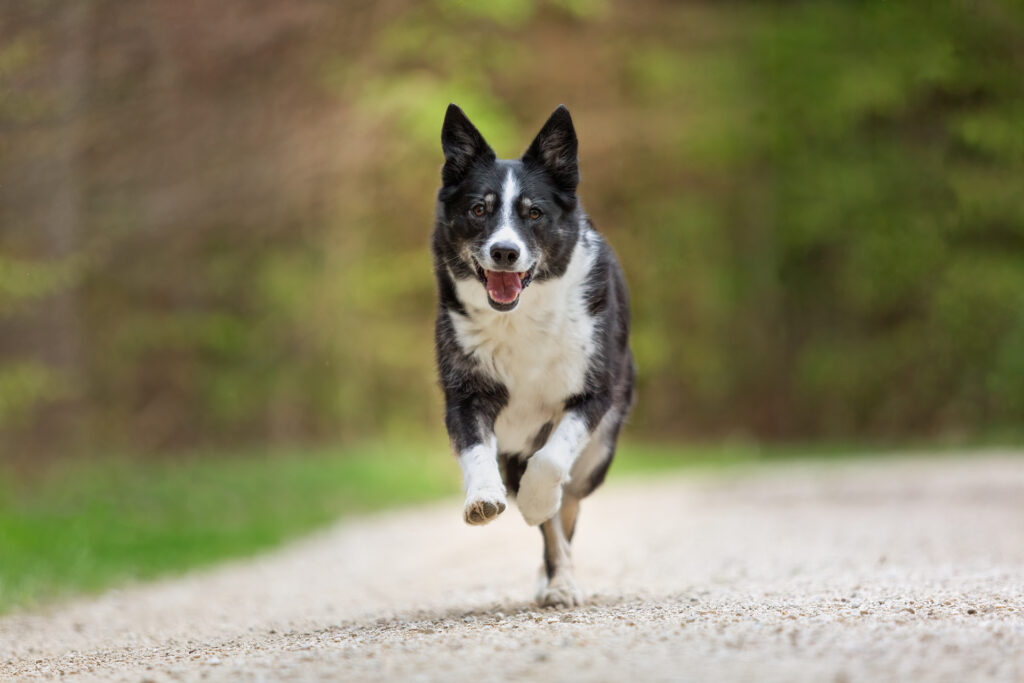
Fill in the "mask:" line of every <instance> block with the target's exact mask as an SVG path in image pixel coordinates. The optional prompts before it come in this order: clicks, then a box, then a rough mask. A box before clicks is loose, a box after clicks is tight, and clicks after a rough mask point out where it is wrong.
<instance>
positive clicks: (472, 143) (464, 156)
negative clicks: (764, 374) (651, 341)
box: [431, 104, 636, 606]
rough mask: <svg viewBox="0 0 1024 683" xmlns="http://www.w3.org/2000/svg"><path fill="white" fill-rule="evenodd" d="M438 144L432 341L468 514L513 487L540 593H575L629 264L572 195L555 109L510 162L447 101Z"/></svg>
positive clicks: (569, 133) (553, 598) (626, 357)
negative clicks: (535, 540)
mask: <svg viewBox="0 0 1024 683" xmlns="http://www.w3.org/2000/svg"><path fill="white" fill-rule="evenodd" d="M441 148H442V150H443V152H444V165H443V167H442V169H441V183H442V184H441V189H440V191H439V192H438V195H437V209H436V221H435V225H434V232H433V236H432V240H431V246H432V251H433V258H434V272H435V275H436V278H437V290H438V309H437V321H436V328H435V338H436V346H437V365H438V372H439V375H440V384H441V387H442V389H443V391H444V399H445V425H446V427H447V430H448V435H449V438H450V440H451V446H452V450H453V451H454V453H455V456H456V458H457V459H458V463H459V466H460V467H461V469H462V474H463V481H464V485H465V492H466V500H465V507H464V509H463V518H464V520H465V521H466V522H467V523H468V524H487V523H488V522H490V521H492V520H494V519H496V518H497V517H498V515H500V514H501V513H502V512H504V510H505V508H506V501H507V497H508V496H512V497H514V498H515V499H516V502H517V505H518V507H519V511H520V512H521V513H522V516H523V518H524V519H525V520H526V522H527V524H529V525H531V526H538V525H539V526H540V530H541V533H542V534H543V536H544V565H543V568H542V573H541V582H540V586H539V589H538V592H537V602H538V603H540V604H541V605H560V606H573V605H578V604H581V603H582V598H583V595H582V593H581V591H580V589H579V588H578V587H577V585H576V582H575V580H574V578H573V571H572V559H571V555H570V542H571V541H572V537H573V532H574V530H575V528H576V518H577V515H578V513H579V507H580V500H581V499H583V498H584V497H586V496H588V495H589V494H590V493H592V492H593V491H594V489H596V488H597V487H598V486H599V485H600V484H601V483H602V482H603V481H604V478H605V475H606V473H607V471H608V467H609V465H610V464H611V462H612V458H613V456H614V454H615V448H616V442H617V440H618V436H619V430H620V428H621V427H622V424H623V421H624V420H625V419H626V416H627V414H628V413H629V410H630V408H631V407H632V404H633V400H634V377H635V372H636V371H635V366H634V362H633V355H632V352H631V351H630V348H629V294H628V290H627V288H626V281H625V276H624V274H623V271H622V269H621V267H620V266H619V264H618V261H617V260H616V258H615V254H614V253H613V252H612V249H611V248H610V247H609V246H608V244H607V243H606V242H605V241H604V239H602V238H601V236H600V235H599V234H598V233H597V231H596V230H595V229H594V227H593V225H592V224H591V222H590V219H589V218H588V217H587V214H586V213H585V212H584V211H583V207H582V206H581V205H580V202H579V199H578V198H577V194H576V190H577V186H578V185H579V179H580V175H579V162H578V158H577V148H578V142H577V138H576V131H575V128H574V126H573V123H572V118H571V116H570V115H569V110H568V109H566V108H565V106H560V107H558V108H557V109H556V110H555V111H554V113H553V114H551V116H550V118H549V119H548V120H547V122H546V123H545V124H544V126H543V127H542V128H541V130H540V132H539V133H538V134H537V137H536V138H535V139H534V140H533V142H532V143H531V144H530V146H529V148H528V149H527V150H526V153H525V154H524V155H523V156H522V158H521V159H518V160H506V159H497V158H496V156H495V154H494V151H493V150H492V149H491V147H490V146H489V145H488V144H487V142H486V141H485V140H484V138H483V136H482V135H481V134H480V132H479V131H478V130H477V129H476V127H475V126H474V125H473V124H472V123H471V122H470V121H469V119H468V118H467V117H466V115H465V114H464V113H463V112H462V110H461V109H460V108H459V107H457V106H456V105H454V104H451V105H449V107H448V111H447V112H446V114H445V117H444V124H443V125H442V129H441Z"/></svg>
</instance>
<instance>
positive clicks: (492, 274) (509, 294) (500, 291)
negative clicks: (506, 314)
mask: <svg viewBox="0 0 1024 683" xmlns="http://www.w3.org/2000/svg"><path fill="white" fill-rule="evenodd" d="M521 291H523V281H522V280H520V279H519V273H504V272H500V271H497V270H488V271H487V293H488V294H490V295H491V298H492V299H494V300H495V301H497V302H498V303H500V304H510V303H512V302H513V301H515V300H516V297H517V296H519V292H521Z"/></svg>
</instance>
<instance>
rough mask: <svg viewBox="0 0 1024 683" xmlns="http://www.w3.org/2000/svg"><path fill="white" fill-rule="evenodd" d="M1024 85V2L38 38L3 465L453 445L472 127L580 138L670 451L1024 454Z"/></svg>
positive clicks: (580, 14)
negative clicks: (870, 448)
mask: <svg viewBox="0 0 1024 683" xmlns="http://www.w3.org/2000/svg"><path fill="white" fill-rule="evenodd" d="M98 17H102V18H103V20H102V21H99V20H98ZM1021 73H1024V8H1022V7H1021V6H1020V4H1019V3H1015V2H1013V1H1012V0H979V1H973V2H966V0H960V1H957V0H951V1H950V2H945V3H939V4H937V5H936V4H935V3H924V2H907V3H898V4H893V3H889V2H883V1H881V0H877V1H870V2H863V3H856V4H851V3H842V2H795V3H771V4H764V3H753V2H749V3H724V4H723V3H710V2H687V3H676V2H668V1H667V0H662V1H659V0H651V1H650V2H642V3H625V2H594V3H591V2H578V1H577V0H546V1H541V0H503V1H502V2H496V3H486V4H485V5H481V4H479V3H468V2H461V1H459V0H436V1H435V2H431V3H413V2H407V1H405V0H400V1H398V2H391V3H355V4H352V3H346V4H325V3H322V2H319V1H318V0H295V1H294V2H289V3H278V2H271V1H269V0H259V1H257V2H252V1H251V0H224V1H223V2H218V3H216V4H213V5H211V4H201V3H187V2H186V3H182V2H177V1H172V0H147V1H145V2H139V3H131V4H124V3H116V4H115V3H114V2H113V1H112V0H89V1H88V2H79V3H72V4H70V5H69V4H67V3H61V2H56V1H55V0H53V1H51V0H41V1H39V2H32V3H7V4H4V5H2V6H0V93H2V96H0V134H2V136H3V138H2V145H0V430H3V431H5V441H4V443H5V444H9V445H10V446H9V448H11V447H13V445H14V444H19V443H20V444H26V443H30V442H32V441H33V440H36V441H38V439H39V438H40V437H41V436H43V435H47V434H54V433H56V434H59V435H60V436H61V437H62V438H63V439H64V441H65V445H68V444H72V445H73V444H81V445H84V446H85V447H87V448H96V447H100V446H110V445H116V446H119V447H129V448H154V447H177V446H183V445H189V444H195V443H202V442H214V443H217V442H239V441H262V440H266V439H270V440H277V441H290V440H309V439H336V438H345V437H350V436H363V435H369V434H375V433H380V432H382V431H391V430H402V429H422V428H424V427H426V428H432V429H436V428H438V427H439V425H440V417H439V415H440V411H439V395H438V392H437V391H436V389H435V385H434V375H433V372H434V371H433V354H432V351H431V349H430V343H431V341H430V340H431V324H432V318H433V307H434V303H433V300H434V296H433V284H432V276H431V272H430V258H429V254H428V252H427V238H428V234H429V231H430V228H431V222H432V216H433V210H434V209H433V201H434V200H433V197H434V193H435V192H436V186H437V183H438V169H439V166H440V152H439V149H438V135H439V126H440V119H441V116H442V115H443V111H444V108H445V106H446V105H447V103H448V102H450V101H456V102H458V103H459V104H461V105H462V106H463V107H464V108H465V109H466V110H467V112H468V113H469V114H470V116H471V117H472V118H473V120H474V121H475V122H477V123H478V125H479V126H480V128H481V129H482V130H483V131H484V133H485V134H486V135H487V137H488V139H489V140H490V141H491V143H492V144H493V145H494V147H495V148H496V149H497V151H498V152H499V154H501V155H502V156H515V155H518V154H519V153H521V151H522V148H523V147H525V145H526V143H527V142H528V141H529V139H530V138H531V136H532V135H533V134H534V133H535V132H536V128H537V127H538V126H539V124H540V123H541V122H542V120H543V119H544V117H545V116H546V115H547V114H548V113H549V111H550V110H551V109H552V108H553V107H554V106H555V105H556V104H558V103H559V102H565V103H567V104H568V105H569V106H570V108H571V109H572V111H573V114H574V117H575V118H576V121H577V125H578V128H579V132H580V136H581V154H582V165H583V177H584V183H583V185H582V187H581V193H582V196H583V199H584V202H585V204H586V206H587V208H588V210H589V211H590V213H591V214H592V216H593V217H594V218H595V220H596V222H597V224H598V227H599V228H600V229H601V230H603V231H604V232H605V233H607V234H608V235H609V238H610V240H611V242H612V243H613V244H614V245H615V247H616V249H617V250H618V251H619V253H620V255H621V257H622V260H623V262H624V264H625V266H626V270H627V273H628V276H629V279H630V282H631V286H632V289H633V302H634V308H635V314H634V318H635V325H634V345H635V348H636V352H637V357H638V362H639V365H640V372H641V376H640V383H641V389H640V403H639V406H638V410H637V413H636V417H635V420H634V424H635V425H636V428H637V430H638V431H642V433H643V434H645V435H703V436H715V435H724V434H737V433H738V434H745V435H752V436H757V437H767V438H815V437H843V438H848V437H855V436H860V435H876V436H877V435H897V436H907V435H922V434H935V433H939V432H957V433H967V434H978V433H983V432H987V431H991V430H1000V429H1010V430H1013V429H1018V428H1019V427H1020V418H1021V413H1022V410H1024V194H1022V193H1021V192H1020V188H1021V187H1022V186H1024V79H1021V78H1020V74H1021ZM62 417H63V418H66V419H64V420H60V421H56V420H57V418H62Z"/></svg>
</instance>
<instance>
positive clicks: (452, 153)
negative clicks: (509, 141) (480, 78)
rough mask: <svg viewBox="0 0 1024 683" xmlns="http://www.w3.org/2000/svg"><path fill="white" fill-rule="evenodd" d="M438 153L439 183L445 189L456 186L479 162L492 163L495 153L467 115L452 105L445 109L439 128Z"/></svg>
mask: <svg viewBox="0 0 1024 683" xmlns="http://www.w3.org/2000/svg"><path fill="white" fill-rule="evenodd" d="M441 149H442V150H444V167H443V168H442V169H441V181H442V183H443V184H444V186H445V187H450V186H452V185H458V184H459V183H461V182H462V180H463V179H464V178H465V177H466V173H467V172H469V169H470V168H471V167H472V166H473V164H474V163H475V162H476V161H477V160H478V159H484V160H487V161H494V159H495V156H494V150H492V149H491V147H490V145H488V144H487V141H486V140H484V136H483V135H480V131H478V130H477V129H476V126H474V125H473V124H472V123H470V121H469V119H468V118H466V115H465V114H463V113H462V110H461V109H459V108H458V107H457V106H456V105H454V104H449V105H448V111H447V112H445V115H444V124H442V126H441Z"/></svg>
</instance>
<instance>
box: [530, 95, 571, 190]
mask: <svg viewBox="0 0 1024 683" xmlns="http://www.w3.org/2000/svg"><path fill="white" fill-rule="evenodd" d="M577 147H578V145H577V142H576V129H575V128H573V126H572V117H571V116H569V110H568V109H566V108H565V105H564V104H561V105H559V106H558V109H556V110H555V111H554V113H553V114H551V116H550V117H549V118H548V121H547V123H545V124H544V127H543V128H541V129H540V132H539V133H537V137H536V138H534V140H533V143H532V144H531V145H530V148H529V149H528V150H526V154H524V155H523V162H524V163H525V164H527V165H534V166H540V167H542V168H543V169H544V170H546V171H547V172H548V174H549V175H550V176H551V178H552V180H554V181H555V183H557V184H558V186H559V188H560V189H562V190H563V191H565V192H569V193H575V192H576V186H577V185H579V183H580V171H579V163H578V162H577V160H576V151H577Z"/></svg>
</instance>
